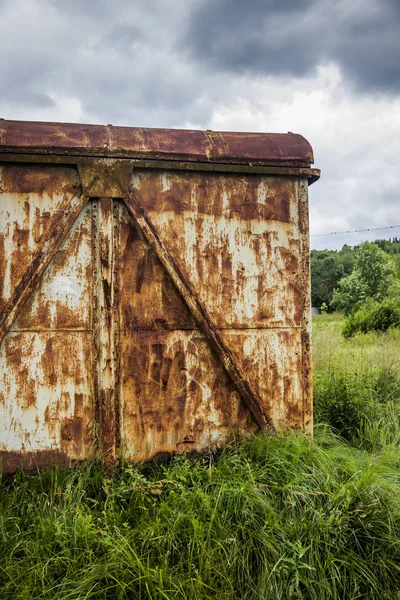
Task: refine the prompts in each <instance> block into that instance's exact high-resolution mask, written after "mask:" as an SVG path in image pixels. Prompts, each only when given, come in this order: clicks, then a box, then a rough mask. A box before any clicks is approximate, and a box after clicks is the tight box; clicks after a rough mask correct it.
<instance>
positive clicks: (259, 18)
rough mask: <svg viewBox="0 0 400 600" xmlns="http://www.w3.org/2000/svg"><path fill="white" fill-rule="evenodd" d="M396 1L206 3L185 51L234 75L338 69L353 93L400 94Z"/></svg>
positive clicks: (193, 19)
mask: <svg viewBox="0 0 400 600" xmlns="http://www.w3.org/2000/svg"><path fill="white" fill-rule="evenodd" d="M399 31H400V1H399V0H370V1H369V2H366V1H365V0H352V1H346V2H345V1H343V0H335V1H332V0H285V1H283V2H282V1H281V2H277V1H275V0H248V1H247V2H243V0H219V1H218V2H215V1H214V0H204V1H203V2H201V3H199V4H198V6H197V8H196V10H194V11H193V12H192V14H191V15H190V18H189V21H188V28H187V30H186V32H185V33H184V34H183V35H182V36H181V39H180V47H181V48H182V50H183V49H186V50H188V51H189V53H190V55H191V56H192V58H194V59H197V60H199V61H201V62H203V63H204V64H206V65H208V66H209V67H210V68H214V69H215V68H217V69H220V70H225V71H228V72H231V73H253V74H260V75H279V74H281V75H289V76H305V75H308V74H309V73H310V72H311V71H312V70H314V68H315V67H316V66H317V65H318V64H321V62H329V61H333V62H336V63H338V64H339V65H340V66H341V68H342V70H343V72H344V73H345V75H347V77H348V79H349V81H350V82H352V84H353V85H354V87H356V88H359V89H365V90H366V89H371V90H387V91H394V90H398V89H399V88H400V34H399Z"/></svg>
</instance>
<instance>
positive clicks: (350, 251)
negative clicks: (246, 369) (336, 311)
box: [311, 237, 400, 311]
mask: <svg viewBox="0 0 400 600" xmlns="http://www.w3.org/2000/svg"><path fill="white" fill-rule="evenodd" d="M373 243H374V244H376V245H377V246H378V247H379V248H381V249H382V250H383V251H384V252H386V253H387V254H389V255H390V257H391V258H392V259H393V261H394V263H395V265H396V268H397V271H398V276H399V277H400V238H397V237H394V238H392V239H389V240H375V241H374V242H373ZM358 248H359V246H348V245H347V244H345V245H344V246H343V247H342V249H341V250H311V300H312V305H313V306H315V307H317V308H321V306H322V307H323V308H325V307H326V309H327V310H328V311H329V309H330V307H331V302H332V298H333V291H334V289H335V288H336V287H337V285H338V283H339V281H340V280H341V279H342V278H343V277H346V276H347V275H350V273H351V272H352V270H353V268H354V264H355V254H356V251H357V249H358Z"/></svg>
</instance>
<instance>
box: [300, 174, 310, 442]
mask: <svg viewBox="0 0 400 600" xmlns="http://www.w3.org/2000/svg"><path fill="white" fill-rule="evenodd" d="M297 196H298V207H299V233H300V256H301V270H300V277H301V295H302V331H301V368H302V381H303V427H304V430H305V431H308V432H309V433H312V428H313V409H312V406H313V403H312V396H313V390H312V371H311V326H312V322H311V280H310V238H309V225H308V223H309V219H308V180H307V179H306V178H305V177H304V178H301V179H299V181H298V184H297Z"/></svg>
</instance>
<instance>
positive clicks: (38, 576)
mask: <svg viewBox="0 0 400 600" xmlns="http://www.w3.org/2000/svg"><path fill="white" fill-rule="evenodd" d="M398 476H399V472H398V471H397V470H396V468H395V466H394V465H393V464H391V463H390V462H388V461H387V460H386V459H383V458H381V457H379V456H371V455H368V454H365V453H360V452H357V451H355V450H352V449H351V448H349V447H348V446H347V445H346V444H345V443H343V442H342V441H340V440H338V439H337V438H336V437H335V436H333V435H332V434H331V433H329V432H328V431H327V430H326V429H323V428H321V429H319V430H318V431H317V434H316V440H315V441H311V440H310V439H308V438H307V437H306V436H303V435H294V434H293V435H286V436H279V437H278V436H277V437H265V436H256V437H254V438H252V439H250V440H242V441H233V442H231V443H230V445H229V446H228V447H227V448H225V449H224V450H223V451H222V452H221V453H220V455H219V456H218V457H211V456H210V457H207V458H204V457H203V458H197V459H191V458H189V457H187V456H180V457H177V458H175V459H174V460H173V461H171V463H170V464H168V465H164V466H155V465H153V466H150V467H146V468H145V469H143V468H140V467H135V466H131V465H124V466H123V467H121V468H120V469H119V470H117V471H116V472H114V473H107V472H106V471H104V470H102V469H101V468H100V467H98V466H96V465H89V466H86V467H81V468H76V469H74V470H71V471H69V472H66V473H59V472H58V471H57V470H54V469H53V470H51V471H48V472H44V473H41V474H40V475H34V476H32V475H26V474H23V473H19V474H18V476H17V477H16V478H14V479H13V480H9V481H7V480H6V481H4V482H3V484H2V487H1V491H0V506H1V556H2V560H1V568H0V589H1V598H4V599H5V598H46V599H47V598H54V599H55V598H57V599H63V600H67V599H68V600H69V599H73V598H74V599H76V598H82V599H83V598H96V599H106V598H107V599H115V598H116V599H128V598H132V599H133V598H154V599H166V598H182V599H183V598H193V599H194V598H199V599H200V598H205V599H207V598H208V599H211V598H213V599H214V598H221V599H226V600H227V599H237V598H246V599H255V598H266V599H269V598H271V599H274V600H275V599H276V598H313V599H316V600H321V599H325V598H338V599H345V598H383V599H384V598H387V599H389V598H390V599H391V600H392V599H393V598H396V597H399V596H398V590H399V585H400V505H399V493H398V492H399V489H400V485H399V481H398Z"/></svg>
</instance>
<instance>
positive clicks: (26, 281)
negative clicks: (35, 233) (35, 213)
mask: <svg viewBox="0 0 400 600" xmlns="http://www.w3.org/2000/svg"><path fill="white" fill-rule="evenodd" d="M88 199H89V196H88V195H87V194H82V195H81V196H80V197H79V199H78V201H77V202H76V204H75V205H74V207H73V208H72V209H71V210H70V211H69V212H68V214H67V215H65V214H63V217H64V218H63V217H61V219H59V220H58V221H57V222H56V223H55V225H54V228H53V231H52V233H51V234H50V238H49V239H48V240H47V241H46V243H45V244H44V246H43V248H41V249H40V250H39V251H38V252H37V253H36V254H35V256H34V257H33V260H32V262H31V263H30V264H29V266H28V268H27V269H26V271H25V273H24V274H23V276H22V279H21V281H20V283H19V284H18V285H17V287H16V288H15V290H14V293H13V294H12V296H11V298H10V299H9V300H8V301H7V303H6V305H5V306H4V308H3V311H2V313H1V316H0V344H1V343H2V342H3V340H4V338H5V336H6V335H7V333H8V332H9V330H10V328H11V327H12V325H13V323H14V321H15V319H16V318H17V317H18V315H19V313H20V312H21V310H22V308H23V306H24V304H25V302H26V301H27V299H28V297H29V295H30V294H31V293H32V291H33V290H34V288H35V286H36V284H37V283H38V281H39V279H40V278H41V276H42V275H43V273H44V271H45V270H46V268H47V266H48V265H49V264H50V262H51V260H52V259H53V257H54V255H55V254H56V252H57V251H58V249H59V248H60V246H61V244H62V242H63V241H64V239H65V238H66V237H67V235H68V233H69V231H70V229H71V227H72V225H73V224H74V223H75V221H76V219H77V218H78V216H79V214H80V212H81V211H82V210H83V208H84V207H85V205H86V203H87V201H88Z"/></svg>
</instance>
